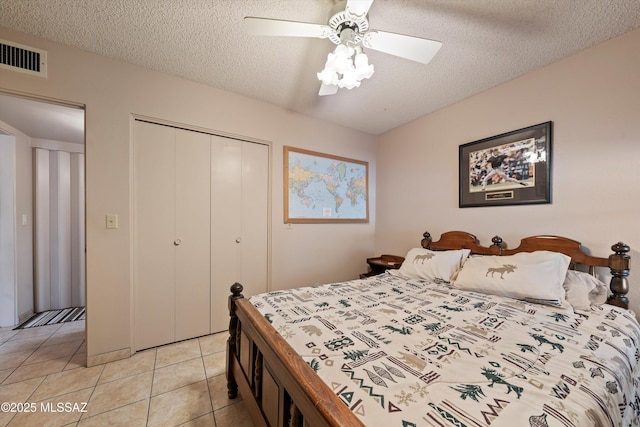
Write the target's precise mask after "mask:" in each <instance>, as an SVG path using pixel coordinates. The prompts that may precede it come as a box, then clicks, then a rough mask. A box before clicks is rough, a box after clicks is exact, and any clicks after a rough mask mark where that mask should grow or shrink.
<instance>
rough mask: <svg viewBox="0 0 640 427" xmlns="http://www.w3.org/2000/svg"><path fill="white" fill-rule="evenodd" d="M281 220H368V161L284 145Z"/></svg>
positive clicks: (301, 221)
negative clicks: (282, 210) (282, 211)
mask: <svg viewBox="0 0 640 427" xmlns="http://www.w3.org/2000/svg"><path fill="white" fill-rule="evenodd" d="M283 163H284V222H285V224H287V223H317V222H369V194H368V191H369V182H368V179H369V178H368V177H369V164H368V163H367V162H361V161H359V160H353V159H347V158H344V157H338V156H332V155H329V154H322V153H316V152H314V151H308V150H302V149H298V148H293V147H286V146H285V147H284V162H283Z"/></svg>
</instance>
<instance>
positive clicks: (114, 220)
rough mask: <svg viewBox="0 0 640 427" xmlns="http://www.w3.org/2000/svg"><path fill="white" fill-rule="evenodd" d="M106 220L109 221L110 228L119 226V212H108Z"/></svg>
mask: <svg viewBox="0 0 640 427" xmlns="http://www.w3.org/2000/svg"><path fill="white" fill-rule="evenodd" d="M106 221H107V228H109V229H115V228H118V214H107V215H106Z"/></svg>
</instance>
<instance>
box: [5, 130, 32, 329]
mask: <svg viewBox="0 0 640 427" xmlns="http://www.w3.org/2000/svg"><path fill="white" fill-rule="evenodd" d="M3 132H4V133H6V134H7V135H2V136H1V137H2V141H3V142H2V143H3V147H4V150H7V149H8V147H11V149H10V153H11V158H10V159H8V158H7V159H5V161H8V162H9V163H7V164H6V165H4V164H3V167H2V168H1V169H2V173H3V178H2V183H3V185H2V186H3V188H5V186H7V185H8V186H10V188H11V190H10V191H11V194H8V193H5V194H3V195H2V196H1V197H2V204H3V209H9V211H8V212H9V213H10V218H8V219H9V221H8V222H10V223H11V225H10V226H11V227H12V231H11V233H12V236H9V235H6V234H4V233H3V235H2V239H1V240H2V242H3V244H2V246H3V248H4V249H6V250H7V251H11V253H10V254H9V253H3V254H2V255H1V256H0V257H1V258H2V259H3V260H4V261H3V262H7V260H9V259H12V261H11V262H12V265H13V271H10V268H9V267H10V266H7V268H5V266H4V265H3V267H2V268H0V270H2V271H0V276H1V277H3V279H2V280H0V282H2V284H1V285H0V286H1V287H2V289H6V288H7V287H9V286H10V287H12V288H13V290H12V291H11V293H10V294H7V293H5V292H4V291H2V298H0V300H1V302H0V307H2V309H1V310H0V311H1V312H2V316H1V317H2V319H4V320H3V321H0V326H12V325H14V324H16V323H19V322H21V321H24V320H26V319H27V318H29V317H30V316H31V315H32V314H33V255H32V252H33V224H32V212H33V199H32V191H31V189H32V185H33V184H32V182H33V181H32V177H31V170H32V158H31V138H30V137H29V136H27V135H25V134H23V133H22V132H20V131H19V130H18V129H15V128H13V127H12V126H10V125H8V124H7V123H4V122H2V121H0V134H2V133H3ZM5 173H6V174H8V175H6V176H5V175H4V174H5ZM4 197H9V198H8V199H5V198H4ZM6 201H7V202H8V203H7V204H6V205H5V202H6ZM23 215H24V216H26V224H23V222H22V218H23ZM4 219H7V218H4V214H3V223H4ZM8 222H7V224H6V225H7V226H9V224H8ZM5 232H7V230H5ZM6 237H10V239H9V240H5V238H6ZM9 241H11V243H10V244H9ZM9 275H10V276H11V278H10V279H9ZM7 280H11V283H9V282H8V281H7ZM7 310H10V311H7Z"/></svg>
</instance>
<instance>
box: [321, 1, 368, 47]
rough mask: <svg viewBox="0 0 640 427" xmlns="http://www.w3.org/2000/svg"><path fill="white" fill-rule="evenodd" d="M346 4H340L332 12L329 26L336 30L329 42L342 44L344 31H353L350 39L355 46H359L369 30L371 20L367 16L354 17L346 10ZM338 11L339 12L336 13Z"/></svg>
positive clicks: (330, 36)
mask: <svg viewBox="0 0 640 427" xmlns="http://www.w3.org/2000/svg"><path fill="white" fill-rule="evenodd" d="M345 5H346V2H341V3H338V4H337V5H336V6H335V7H334V8H333V9H332V10H331V13H332V15H331V18H329V26H330V27H331V28H332V29H333V30H335V34H331V35H329V40H331V41H332V42H333V43H334V44H340V43H341V42H342V37H341V34H342V32H343V31H344V30H347V29H349V30H351V31H350V33H351V34H350V35H349V39H350V41H351V42H352V43H353V44H358V43H360V42H361V41H362V39H363V38H364V33H366V32H367V31H368V30H369V20H368V19H367V16H366V15H362V16H357V15H352V14H350V13H349V12H347V11H346V10H345ZM336 10H337V11H336Z"/></svg>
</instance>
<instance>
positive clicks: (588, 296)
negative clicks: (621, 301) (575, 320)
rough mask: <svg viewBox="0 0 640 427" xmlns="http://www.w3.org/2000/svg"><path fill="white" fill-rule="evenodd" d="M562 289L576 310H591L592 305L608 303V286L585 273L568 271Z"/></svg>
mask: <svg viewBox="0 0 640 427" xmlns="http://www.w3.org/2000/svg"><path fill="white" fill-rule="evenodd" d="M562 287H563V288H564V290H565V292H566V298H567V301H568V302H569V304H571V306H572V307H573V308H574V309H578V310H589V309H590V308H591V306H592V305H599V304H604V303H605V302H607V296H608V292H609V288H608V286H607V285H606V284H604V283H603V282H602V281H600V280H598V279H596V278H595V277H593V276H592V275H591V274H589V273H585V272H584V271H575V270H569V271H567V276H566V278H565V280H564V283H563V284H562Z"/></svg>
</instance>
